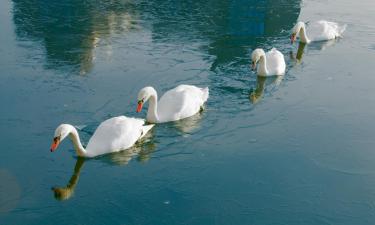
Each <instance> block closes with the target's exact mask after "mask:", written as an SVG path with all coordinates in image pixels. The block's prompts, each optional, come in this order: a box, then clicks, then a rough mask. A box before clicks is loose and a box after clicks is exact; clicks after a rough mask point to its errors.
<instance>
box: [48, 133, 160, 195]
mask: <svg viewBox="0 0 375 225" xmlns="http://www.w3.org/2000/svg"><path fill="white" fill-rule="evenodd" d="M150 136H151V134H150V133H149V134H147V135H146V136H145V137H144V138H143V139H142V140H141V141H140V142H138V143H136V144H135V145H134V146H133V147H131V148H129V149H126V150H124V151H121V152H115V153H110V154H107V155H103V156H100V157H98V158H94V160H95V159H97V160H100V161H102V162H105V163H108V164H111V165H116V166H117V165H127V164H128V163H129V161H130V160H131V159H132V158H133V157H134V156H136V155H138V157H137V161H139V162H147V161H148V160H149V159H150V158H151V154H152V152H154V150H155V143H154V142H153V141H152V139H151V137H150ZM86 160H90V159H85V158H83V157H78V158H77V161H76V165H75V166H74V171H73V175H72V177H71V178H70V180H69V181H68V184H67V185H66V186H65V187H58V186H56V187H53V188H52V191H53V193H54V196H55V198H56V199H57V200H61V201H63V200H68V199H69V198H71V197H72V196H73V194H74V190H75V188H76V186H77V183H78V180H79V176H80V172H81V169H82V167H83V164H84V163H85V161H86Z"/></svg>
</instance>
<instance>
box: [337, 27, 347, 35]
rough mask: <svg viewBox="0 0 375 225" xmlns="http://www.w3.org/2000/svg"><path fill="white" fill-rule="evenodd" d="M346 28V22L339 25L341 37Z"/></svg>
mask: <svg viewBox="0 0 375 225" xmlns="http://www.w3.org/2000/svg"><path fill="white" fill-rule="evenodd" d="M345 30H346V24H344V25H342V26H339V29H338V33H339V37H341V36H342V34H343V33H344V31H345Z"/></svg>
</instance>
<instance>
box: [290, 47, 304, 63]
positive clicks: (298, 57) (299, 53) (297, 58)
mask: <svg viewBox="0 0 375 225" xmlns="http://www.w3.org/2000/svg"><path fill="white" fill-rule="evenodd" d="M305 46H306V43H302V42H299V44H298V50H297V54H296V55H295V56H294V54H293V51H290V58H291V59H292V60H293V61H296V62H297V64H299V63H301V62H302V56H303V53H304V49H305Z"/></svg>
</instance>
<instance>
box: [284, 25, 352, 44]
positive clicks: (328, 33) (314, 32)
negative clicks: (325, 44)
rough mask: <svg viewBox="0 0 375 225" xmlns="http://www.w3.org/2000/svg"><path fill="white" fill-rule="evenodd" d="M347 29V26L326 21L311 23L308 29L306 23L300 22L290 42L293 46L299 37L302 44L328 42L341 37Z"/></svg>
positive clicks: (295, 27) (293, 31)
mask: <svg viewBox="0 0 375 225" xmlns="http://www.w3.org/2000/svg"><path fill="white" fill-rule="evenodd" d="M345 29H346V25H342V26H341V25H339V24H337V23H335V22H329V21H325V20H319V21H315V22H309V23H308V27H307V28H306V24H305V23H304V22H298V23H297V24H296V25H295V26H294V27H293V29H292V35H291V36H290V41H291V43H292V44H293V42H294V41H295V40H296V38H297V36H298V35H299V37H300V42H303V43H307V44H308V43H310V42H312V41H327V40H331V39H335V38H338V37H341V35H342V34H343V33H344V31H345ZM306 32H307V34H306Z"/></svg>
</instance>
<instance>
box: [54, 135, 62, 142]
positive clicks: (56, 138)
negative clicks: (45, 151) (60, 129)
mask: <svg viewBox="0 0 375 225" xmlns="http://www.w3.org/2000/svg"><path fill="white" fill-rule="evenodd" d="M60 138H61V135H60V136H57V137H54V138H53V142H55V143H57V142H59V141H60Z"/></svg>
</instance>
